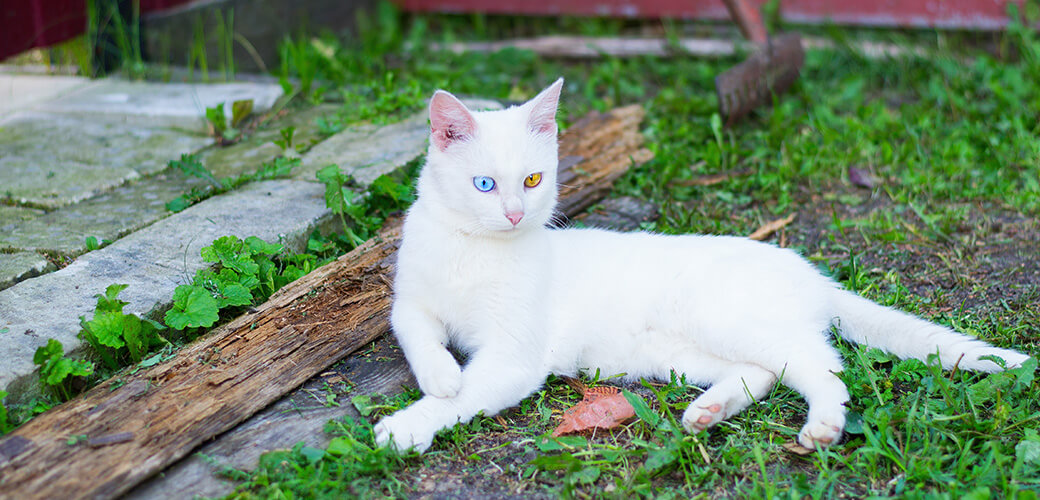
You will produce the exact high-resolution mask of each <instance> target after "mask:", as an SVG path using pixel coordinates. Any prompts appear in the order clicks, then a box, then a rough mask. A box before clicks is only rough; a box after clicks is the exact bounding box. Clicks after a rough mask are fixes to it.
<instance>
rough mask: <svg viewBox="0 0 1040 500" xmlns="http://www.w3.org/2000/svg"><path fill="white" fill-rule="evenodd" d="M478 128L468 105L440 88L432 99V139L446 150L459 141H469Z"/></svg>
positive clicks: (442, 149)
mask: <svg viewBox="0 0 1040 500" xmlns="http://www.w3.org/2000/svg"><path fill="white" fill-rule="evenodd" d="M476 130H477V122H476V121H475V120H474V119H473V114H472V113H470V112H469V110H468V109H466V105H465V104H462V101H460V100H458V99H456V98H455V96H453V95H451V94H449V93H447V92H445V91H443V90H438V91H437V92H434V94H433V98H432V99H430V140H431V141H433V144H434V146H437V149H439V150H441V151H444V150H446V149H448V147H449V146H451V145H452V144H455V143H457V142H463V141H467V140H469V139H470V138H472V137H473V134H474V132H476Z"/></svg>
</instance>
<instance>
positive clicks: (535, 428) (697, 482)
mask: <svg viewBox="0 0 1040 500" xmlns="http://www.w3.org/2000/svg"><path fill="white" fill-rule="evenodd" d="M369 23H370V25H371V27H372V28H371V29H369V30H364V31H363V32H362V34H361V35H360V37H359V38H358V39H356V40H340V39H334V38H331V37H326V38H319V39H311V40H297V41H295V42H293V43H292V44H291V45H287V47H286V49H285V51H284V52H285V53H286V54H288V55H290V57H288V58H287V59H286V60H285V61H284V62H283V74H284V76H286V77H287V78H288V77H296V78H299V79H300V81H301V82H303V83H304V84H305V86H306V87H305V88H303V89H302V92H301V93H302V94H303V95H305V96H307V97H308V98H310V99H311V100H314V101H326V102H342V103H343V108H342V111H341V113H340V115H339V118H340V120H341V126H342V124H349V123H352V122H355V121H374V122H385V121H393V120H396V119H398V118H400V117H403V116H406V115H408V114H410V113H413V112H416V111H418V110H420V109H421V108H422V106H423V105H424V98H425V97H426V96H428V95H430V93H431V92H432V91H433V90H434V89H437V88H445V89H448V90H451V91H452V92H455V93H457V94H461V95H477V96H484V97H492V98H498V99H502V100H506V101H519V100H523V99H526V98H529V97H531V96H533V95H534V93H535V92H537V91H538V90H539V89H540V88H541V87H542V86H544V85H545V84H547V83H548V82H551V81H552V80H553V79H555V78H556V77H557V76H559V75H562V76H564V77H565V78H566V79H567V83H566V87H565V90H564V97H563V110H562V112H561V114H560V121H561V123H562V124H563V125H564V126H566V125H568V124H570V123H573V121H574V120H576V119H577V118H579V117H581V116H582V115H584V114H585V113H587V112H589V111H591V110H606V109H609V108H610V107H613V106H617V105H622V104H628V103H633V102H640V103H643V104H644V105H645V106H646V108H647V111H648V114H647V118H646V121H645V123H644V134H645V135H646V137H647V141H648V142H647V145H648V147H650V148H651V149H652V150H653V151H654V153H655V155H656V157H655V158H654V160H652V161H651V162H649V163H647V164H645V165H642V166H640V167H638V168H636V169H633V170H632V171H631V172H630V173H629V174H627V175H626V176H625V177H623V178H622V179H621V180H620V181H619V182H618V183H617V184H616V186H615V192H614V195H615V196H622V195H623V196H635V197H639V198H643V199H647V200H650V201H651V202H653V203H654V204H655V205H656V206H657V207H658V210H659V213H660V218H659V219H658V220H657V221H656V222H655V223H653V224H651V225H650V229H652V230H655V231H659V232H666V233H688V232H703V233H720V234H747V233H749V232H751V230H753V229H755V228H756V227H757V226H758V225H760V224H761V223H763V222H765V221H768V220H772V219H775V218H778V217H780V216H782V215H786V214H788V213H792V212H794V213H797V214H798V218H797V219H796V220H795V222H794V223H793V224H792V225H791V226H790V227H788V228H787V229H786V230H785V234H784V237H785V240H786V243H787V244H789V245H790V246H792V247H794V248H795V249H797V250H799V251H800V252H801V253H803V255H806V256H807V257H809V258H810V259H811V260H813V261H814V262H815V263H817V265H819V266H820V267H821V268H822V269H823V270H824V271H826V272H828V273H829V274H831V275H833V276H835V278H836V279H839V280H840V281H842V282H843V283H844V284H845V285H846V286H847V287H849V288H851V289H854V290H857V291H859V292H860V293H862V294H864V295H866V296H868V297H870V298H872V299H874V300H877V301H878V302H880V303H883V304H886V305H893V306H896V307H899V308H902V309H904V310H907V311H910V312H914V313H917V314H920V315H922V316H924V317H927V318H930V319H932V320H934V321H937V322H939V323H943V324H947V325H950V326H953V327H954V328H957V329H958V330H960V331H964V332H967V333H970V334H973V335H977V336H980V337H982V338H985V339H989V340H990V341H992V342H994V343H997V344H999V345H1003V346H1014V347H1016V348H1018V349H1021V350H1025V351H1026V352H1031V353H1036V346H1037V341H1038V336H1040V334H1038V332H1040V311H1038V310H1037V308H1036V303H1037V300H1038V299H1040V283H1037V282H1036V279H1035V276H1036V274H1030V271H1029V270H1033V272H1034V273H1035V269H1036V265H1035V263H1034V262H1033V261H1034V260H1035V255H1036V251H1037V247H1036V243H1035V242H1036V241H1037V238H1038V237H1040V225H1038V224H1037V223H1036V222H1035V221H1036V220H1037V216H1038V215H1040V139H1038V136H1040V41H1038V40H1037V36H1036V34H1035V33H1031V32H1029V31H1027V30H1024V29H1022V28H1021V27H1020V26H1013V27H1012V28H1011V29H1010V30H1009V32H1008V33H1006V34H1005V35H1003V36H1002V37H1000V43H999V47H1000V50H1001V53H1000V54H999V55H993V54H988V53H986V52H983V51H982V50H978V49H974V48H971V47H973V46H974V45H972V44H970V43H968V44H965V45H964V48H963V49H962V50H958V51H951V50H948V49H943V48H940V47H949V46H955V45H958V44H962V43H963V42H966V41H967V42H971V38H970V37H964V36H961V35H948V34H943V33H923V34H922V33H917V34H914V33H911V34H908V35H907V34H886V33H884V32H882V33H876V32H875V33H865V34H864V33H843V32H837V34H838V35H839V36H840V37H841V39H842V40H848V39H852V38H854V37H858V36H861V35H865V36H873V37H882V38H884V37H886V36H891V37H892V38H898V39H903V40H905V39H912V40H917V41H918V42H921V43H923V45H924V46H925V48H926V49H928V50H929V51H930V55H929V56H928V57H924V58H918V57H910V58H896V59H883V60H872V59H868V58H865V57H863V56H861V55H859V54H857V53H856V52H855V51H852V50H848V49H838V50H828V51H812V52H809V53H808V55H807V60H806V64H805V68H804V70H803V73H802V76H801V78H800V79H799V82H798V84H797V85H796V86H795V87H794V88H793V89H792V91H791V92H790V93H788V94H786V95H784V96H781V97H779V98H778V99H777V101H776V105H775V106H773V107H772V108H765V109H762V110H760V111H759V112H757V113H756V114H754V115H753V116H752V117H750V119H748V120H745V121H744V122H742V123H740V124H738V125H737V126H736V127H734V128H730V129H724V128H722V127H721V126H720V123H719V119H718V117H717V116H716V115H715V112H716V111H715V110H716V102H715V97H714V92H713V78H714V76H715V75H717V74H718V73H719V72H721V71H723V70H725V69H726V68H728V67H730V66H732V65H733V64H735V63H736V62H738V60H737V59H731V60H717V61H705V60H696V59H691V58H672V59H657V58H631V59H616V58H609V57H605V58H601V59H598V60H595V61H590V62H562V61H557V60H548V59H543V58H540V57H538V56H536V55H535V54H532V53H529V52H524V51H517V50H509V49H507V50H504V51H501V52H498V53H496V54H472V53H471V54H465V55H455V54H448V53H440V52H432V51H429V50H427V49H426V47H427V46H428V44H429V43H430V42H433V41H451V40H457V39H465V38H496V37H509V36H520V35H530V34H538V33H545V32H552V31H555V30H562V31H565V32H573V33H582V34H616V33H619V32H621V31H623V30H624V28H625V25H624V23H622V22H619V21H598V20H590V21H588V22H583V21H576V20H570V19H564V20H530V19H519V18H489V17H484V16H457V17H452V16H411V17H403V16H400V15H398V14H397V13H395V12H394V11H393V9H392V8H391V7H389V6H387V5H385V4H384V5H382V6H381V7H380V9H379V10H378V11H377V12H376V14H375V15H374V16H372V18H371V19H369ZM670 29H673V30H674V29H675V27H674V26H671V25H670ZM286 81H288V79H287V80H286ZM849 167H857V168H860V169H864V170H866V171H869V172H870V173H872V174H873V176H874V177H875V179H876V180H877V183H876V185H875V186H874V187H873V188H870V189H867V188H862V187H857V186H855V185H854V184H853V183H851V182H850V178H849ZM738 170H748V171H749V173H748V174H747V175H739V176H733V177H732V178H731V179H729V180H727V181H725V182H723V183H721V184H718V185H712V186H690V185H689V183H683V181H684V180H687V179H691V178H694V177H697V176H701V175H706V174H715V173H724V172H730V171H738ZM774 241H775V240H774ZM837 347H838V348H839V350H840V351H841V352H842V354H843V355H844V358H845V360H846V364H847V370H846V371H845V372H844V373H843V374H842V378H843V379H844V380H845V381H846V383H847V384H848V386H849V390H850V393H851V396H852V399H851V401H850V403H849V412H850V418H849V425H848V427H847V429H846V437H845V439H844V440H843V441H842V442H841V443H840V444H838V445H837V446H834V447H833V448H831V449H829V450H825V451H821V452H818V453H815V454H812V455H809V456H800V455H796V454H792V453H790V452H788V451H787V450H786V449H785V448H784V447H783V446H782V445H783V444H784V443H787V442H790V441H792V440H793V438H794V436H795V435H796V433H797V430H798V429H799V427H800V426H801V424H802V419H803V418H804V416H805V413H806V410H807V408H806V405H805V403H804V401H803V400H802V399H801V397H800V396H799V395H798V394H796V393H794V392H793V391H791V390H789V389H787V388H785V387H782V386H778V387H777V388H776V389H775V390H774V391H773V393H772V394H771V395H770V396H769V397H768V398H766V399H764V400H763V401H761V402H759V403H758V404H756V405H753V406H752V407H751V408H749V409H748V410H747V411H745V412H743V413H741V414H740V415H737V416H735V417H733V418H731V419H730V420H729V421H727V422H725V423H723V424H721V425H719V426H717V427H716V428H714V429H711V430H710V431H708V432H702V433H700V434H698V435H689V434H686V433H684V432H681V430H680V429H678V427H677V424H676V423H675V422H676V419H677V418H678V417H679V416H680V415H681V411H682V409H683V408H684V407H685V405H686V404H687V402H688V401H689V400H690V399H691V398H693V397H695V396H696V394H697V393H698V389H696V388H693V387H690V386H688V385H686V384H683V383H682V381H679V380H672V381H671V382H670V383H669V384H666V385H664V386H645V387H640V386H630V387H629V389H631V390H633V391H635V392H636V393H637V394H638V395H640V396H641V397H642V398H643V400H644V401H646V402H647V403H648V406H647V407H646V408H645V409H643V410H642V411H641V416H642V417H644V418H643V419H641V420H639V421H637V422H635V423H633V424H630V425H628V426H625V427H623V428H621V429H619V430H617V431H615V432H614V433H610V434H605V435H604V434H601V435H597V436H592V437H576V438H568V439H563V440H552V439H551V438H549V437H548V435H549V433H550V432H551V430H552V429H553V428H554V427H555V425H556V424H557V423H558V420H557V418H558V414H559V412H561V411H562V410H563V409H564V408H566V407H568V406H570V405H572V404H574V402H576V400H577V396H576V394H575V393H574V391H573V390H571V389H570V388H569V387H568V386H567V385H566V384H563V383H561V382H560V381H558V380H556V379H555V378H554V377H550V380H549V381H548V385H547V386H546V387H545V388H544V389H542V390H541V391H540V392H538V393H537V394H535V395H534V396H532V397H531V398H528V399H527V400H525V401H523V402H521V403H520V405H519V406H518V407H517V408H515V409H513V410H510V411H508V412H506V413H505V414H504V415H503V418H502V419H501V420H500V419H496V418H485V417H478V418H477V419H474V421H473V422H470V423H468V424H460V425H459V426H456V427H455V428H454V429H451V430H448V431H445V432H443V433H441V435H440V436H439V437H438V439H437V440H436V441H435V443H434V447H433V448H432V449H431V451H430V452H428V453H427V454H425V455H423V456H421V457H416V456H409V457H407V458H404V459H400V458H398V457H396V456H393V455H382V452H381V451H375V450H374V449H370V448H371V447H372V446H373V443H372V442H371V436H370V428H371V424H372V422H375V421H376V418H377V417H376V416H370V417H368V418H367V419H362V420H361V421H360V422H355V423H352V424H349V425H350V426H354V427H351V428H352V429H353V431H352V432H353V433H354V434H353V435H354V436H355V438H356V439H359V440H361V441H363V442H364V446H362V447H360V448H358V449H357V451H356V452H355V453H354V454H343V455H337V454H335V453H330V452H328V451H326V452H325V454H324V455H321V458H320V460H317V461H314V463H309V462H308V461H309V460H312V459H310V458H307V454H305V453H303V452H302V451H300V450H294V451H292V452H287V453H290V456H291V457H292V460H288V461H286V462H283V464H282V465H280V466H279V467H281V468H278V467H275V468H272V467H271V466H270V465H269V464H267V463H265V462H262V463H261V466H260V467H259V468H258V469H257V470H256V471H253V472H250V473H247V474H244V475H243V476H241V477H240V479H241V480H242V483H241V486H240V489H239V492H238V493H237V494H236V496H238V497H265V496H269V495H272V492H274V491H277V492H278V494H279V495H281V496H302V497H321V496H323V495H325V494H327V492H328V491H329V490H325V489H322V488H323V487H317V486H314V484H316V483H315V481H316V480H315V479H313V478H314V477H315V476H318V477H322V478H325V479H328V480H332V479H330V478H332V477H334V476H335V475H336V474H340V472H329V473H328V475H322V474H324V473H323V472H322V471H324V470H332V469H336V468H337V467H345V465H343V464H349V463H352V462H353V461H362V460H368V459H369V458H371V456H378V457H381V458H380V460H382V462H381V463H382V464H384V466H385V467H388V468H392V469H393V471H394V472H393V477H395V478H398V479H399V480H401V481H404V482H405V483H408V484H411V485H412V486H404V487H402V486H401V485H400V484H398V483H396V482H394V481H389V480H386V479H385V478H382V479H378V481H375V482H373V481H371V480H366V481H367V482H364V483H363V484H362V485H361V486H358V487H348V488H347V489H343V490H336V491H337V492H340V493H342V492H348V493H350V494H356V495H361V496H380V495H393V496H399V495H401V496H408V495H416V494H418V493H421V492H423V491H426V490H423V489H422V488H424V486H423V485H424V484H426V482H424V481H432V480H434V479H436V480H441V481H446V480H450V479H452V478H455V479H456V480H457V479H458V478H460V477H461V478H462V479H461V482H462V484H464V485H465V486H464V489H462V490H458V491H457V493H458V492H461V493H460V494H480V493H487V494H492V495H504V494H515V493H517V492H519V493H520V494H522V495H529V496H535V497H555V496H564V497H608V498H610V497H618V498H631V497H635V496H644V497H655V498H656V497H678V498H686V497H693V496H704V497H717V496H722V497H734V498H763V497H769V498H775V497H779V498H794V497H797V498H804V497H811V498H834V497H838V496H846V497H868V496H870V497H905V498H959V497H960V498H1002V497H1004V498H1036V491H1037V490H1038V489H1040V435H1038V429H1040V401H1038V398H1040V396H1038V394H1040V385H1038V383H1037V381H1036V380H1035V378H1034V369H1035V368H1036V366H1035V363H1031V364H1030V365H1028V366H1027V367H1025V368H1022V369H1016V370H1013V371H1011V372H1007V373H1003V374H997V375H990V376H983V375H979V374H974V373H969V372H963V371H954V372H945V371H941V370H939V369H938V368H936V367H935V365H934V364H928V363H924V362H921V361H916V360H910V361H900V360H897V359H895V358H893V357H891V356H888V355H886V354H883V353H881V352H879V351H876V350H869V349H865V348H862V347H859V346H854V345H849V344H847V343H844V342H841V341H838V342H837ZM341 428H342V427H340V429H341ZM334 435H339V434H334ZM373 454H374V455H373ZM311 455H313V456H318V455H319V453H318V452H311ZM280 456H281V455H280ZM268 462H270V461H269V460H268ZM284 463H290V464H292V470H291V471H288V472H285V475H284V476H278V477H279V478H280V479H278V480H275V479H272V478H274V477H275V475H276V474H274V472H277V471H283V472H284V471H285V470H286V469H285V466H284ZM492 465H493V467H492ZM380 470H382V469H380ZM495 470H498V471H500V472H495ZM489 474H490V476H489ZM366 477H371V476H366ZM379 477H382V476H379ZM488 477H491V478H493V479H487V478H488ZM401 478H407V479H401ZM424 478H425V479H424ZM430 478H434V479H430ZM350 481H353V480H352V479H351V480H350ZM348 482H349V481H348ZM351 484H354V483H351Z"/></svg>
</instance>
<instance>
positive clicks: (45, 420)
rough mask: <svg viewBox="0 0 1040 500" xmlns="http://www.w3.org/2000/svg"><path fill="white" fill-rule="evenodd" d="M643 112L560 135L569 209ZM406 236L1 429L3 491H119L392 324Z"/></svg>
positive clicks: (603, 118)
mask: <svg viewBox="0 0 1040 500" xmlns="http://www.w3.org/2000/svg"><path fill="white" fill-rule="evenodd" d="M642 117H643V109H642V108H641V107H639V106H628V107H624V108H619V109H615V110H613V111H611V112H609V113H606V114H595V115H592V116H590V117H587V118H585V119H583V120H581V121H579V122H578V123H576V124H575V125H574V126H572V127H571V128H570V129H569V130H567V131H566V132H565V133H564V134H563V136H562V137H561V140H560V157H561V159H562V160H563V161H562V163H563V168H562V169H561V175H560V183H561V184H564V186H563V188H562V189H561V193H560V202H561V203H560V207H561V210H563V211H564V213H565V214H567V215H575V214H577V213H578V212H579V211H581V210H583V209H584V208H586V207H588V206H589V205H591V204H592V203H594V202H595V201H596V200H597V199H598V197H601V196H602V195H603V194H605V193H606V192H607V191H608V190H609V189H610V185H611V184H613V182H614V180H616V179H617V178H618V177H619V176H620V175H621V174H623V173H624V172H625V171H626V170H627V169H628V167H629V166H630V165H632V163H633V162H642V161H646V160H649V159H650V157H651V153H650V152H649V151H648V150H646V149H644V148H643V147H642V141H643V138H642V136H641V134H640V133H639V130H638V125H639V122H640V121H641V119H642ZM400 238H401V226H400V221H399V220H395V221H388V223H387V224H386V225H385V227H384V229H383V230H382V231H381V232H380V233H379V235H378V236H377V237H376V238H373V239H372V240H371V241H369V242H367V243H365V244H364V245H362V246H361V247H358V248H357V249H355V250H354V251H352V252H350V253H348V254H346V255H344V256H342V257H340V258H339V259H337V260H336V261H334V262H332V263H330V264H328V265H325V266H323V267H321V268H319V269H316V270H314V271H313V272H311V273H310V274H308V275H306V276H304V277H303V278H300V279H299V280H297V281H295V282H293V283H290V284H289V285H287V286H286V287H284V288H283V289H282V290H280V291H278V292H277V293H276V294H275V295H274V296H272V297H271V299H270V300H268V301H267V302H266V303H264V304H263V305H262V306H260V307H258V308H257V309H255V310H254V311H252V312H250V313H247V314H245V315H243V316H240V317H238V318H236V319H234V320H233V321H231V322H229V323H227V324H225V325H223V326H221V327H219V328H217V329H215V330H214V331H213V332H211V333H210V334H209V335H207V336H206V337H204V338H202V339H199V340H198V341H196V342H194V343H192V344H190V345H188V346H185V347H184V348H183V349H181V350H180V351H179V352H177V353H176V355H175V356H174V357H173V358H172V359H170V360H168V361H165V362H163V363H160V364H158V365H156V366H153V367H150V368H146V369H142V370H137V371H135V370H128V371H124V372H123V373H122V374H120V376H118V377H113V378H112V379H110V380H108V381H106V382H104V383H102V384H101V385H99V386H97V387H95V388H93V389H91V390H90V391H88V392H86V393H84V394H82V395H80V396H79V397H77V398H75V399H73V400H72V401H69V402H68V403H65V404H63V405H61V406H58V407H56V408H54V409H52V410H51V411H49V412H47V413H45V414H43V415H40V416H38V417H36V418H35V419H33V420H31V421H30V422H28V423H26V424H25V425H23V426H22V427H19V428H18V429H16V430H15V431H14V432H12V433H11V434H9V435H7V436H5V437H4V438H2V439H0V498H4V499H7V498H11V499H31V498H112V497H115V496H118V495H120V494H122V493H125V492H126V491H127V490H129V489H130V488H131V487H133V486H134V485H136V484H137V483H139V482H141V481H142V480H144V479H146V478H147V477H149V476H151V475H152V474H155V473H156V472H159V471H161V470H162V469H163V468H165V467H166V466H168V465H169V464H171V463H173V462H174V461H176V460H178V459H180V458H181V457H183V456H185V455H186V454H188V453H190V452H191V451H192V450H193V449H195V448H196V447H197V446H199V445H200V444H201V443H203V442H204V441H206V440H208V439H210V438H212V437H213V436H215V435H217V434H219V433H222V432H224V431H226V430H228V429H230V428H232V427H234V426H235V425H236V424H238V423H239V422H241V421H243V420H244V419H246V418H248V417H249V416H251V415H253V414H254V413H255V412H257V411H259V410H260V409H262V408H264V407H265V406H267V405H268V404H270V403H271V402H273V401H275V400H276V399H277V398H278V397H280V396H281V395H283V394H285V393H286V392H288V391H291V390H292V389H294V388H296V387H297V386H298V385H300V384H301V383H303V382H304V381H306V380H307V379H309V378H310V377H312V376H314V375H315V374H317V373H320V372H321V371H323V370H325V369H326V368H327V367H329V366H330V365H332V364H333V363H335V362H336V361H338V360H339V359H341V358H343V357H345V356H347V355H349V354H350V353H352V352H353V351H354V350H356V349H358V348H359V347H361V346H363V345H365V344H367V343H368V342H370V341H372V340H373V339H375V338H376V337H378V336H380V335H383V334H385V333H386V332H387V331H388V330H389V324H388V308H389V305H390V301H391V278H392V276H393V262H394V261H393V257H394V252H395V250H396V249H397V246H398V244H399V242H400ZM80 436H82V437H80ZM70 438H71V439H70Z"/></svg>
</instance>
